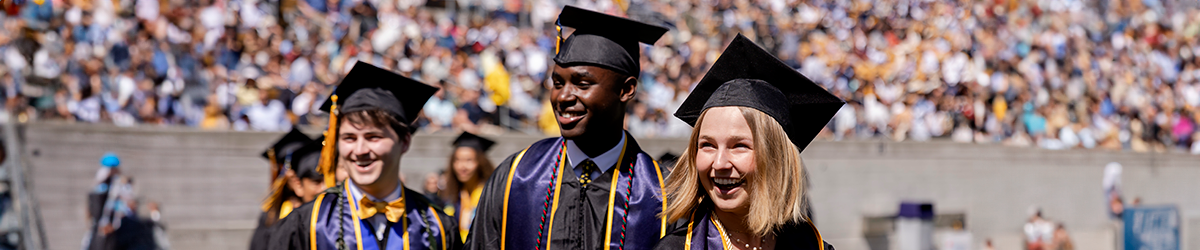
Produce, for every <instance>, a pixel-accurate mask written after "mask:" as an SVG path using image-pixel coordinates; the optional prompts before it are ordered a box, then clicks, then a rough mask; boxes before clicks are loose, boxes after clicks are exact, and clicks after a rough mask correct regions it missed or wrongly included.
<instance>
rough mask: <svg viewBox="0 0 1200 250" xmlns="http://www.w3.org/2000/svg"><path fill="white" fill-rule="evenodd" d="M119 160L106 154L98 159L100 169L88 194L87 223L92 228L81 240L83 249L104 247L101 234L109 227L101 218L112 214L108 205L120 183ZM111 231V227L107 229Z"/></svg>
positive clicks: (114, 198) (112, 200)
mask: <svg viewBox="0 0 1200 250" xmlns="http://www.w3.org/2000/svg"><path fill="white" fill-rule="evenodd" d="M120 165H121V159H120V158H118V157H117V154H115V153H106V154H104V156H101V157H100V169H98V170H96V179H95V181H94V183H93V185H92V191H91V192H88V198H87V204H88V207H87V208H88V210H87V212H88V213H87V215H88V222H89V223H90V224H91V226H92V228H91V230H89V231H88V234H87V235H86V236H84V239H83V244H84V246H83V249H100V248H101V247H102V246H104V245H105V241H104V239H105V238H106V237H105V234H104V233H103V232H102V231H104V229H105V228H106V227H109V226H108V224H109V222H107V221H104V220H103V219H102V218H105V217H110V216H106V215H108V214H111V213H112V209H111V207H110V203H112V202H114V201H115V200H116V197H115V196H116V195H117V194H119V193H120V192H118V191H119V190H120V188H114V187H116V186H119V185H120V183H121V176H120V173H121V169H120V168H118V167H119V166H120ZM109 228H110V229H111V227H109Z"/></svg>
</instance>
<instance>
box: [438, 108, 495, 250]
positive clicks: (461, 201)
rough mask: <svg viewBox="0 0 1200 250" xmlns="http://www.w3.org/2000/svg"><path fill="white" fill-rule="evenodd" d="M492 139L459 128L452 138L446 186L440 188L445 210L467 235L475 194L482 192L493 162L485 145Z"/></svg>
mask: <svg viewBox="0 0 1200 250" xmlns="http://www.w3.org/2000/svg"><path fill="white" fill-rule="evenodd" d="M495 144H496V142H493V141H492V140H488V139H487V138H483V137H480V136H478V135H475V134H472V133H469V132H463V133H462V134H461V135H459V136H458V138H457V139H454V153H453V154H452V155H450V164H449V165H447V166H446V172H447V173H449V174H447V175H446V178H447V179H446V188H445V190H442V191H441V196H442V200H444V201H446V207H445V211H446V214H449V215H450V216H454V217H456V218H458V230H459V233H460V234H461V235H463V236H467V235H468V234H467V233H468V230H469V229H470V228H471V222H472V221H474V220H475V211H476V208H478V206H477V205H478V204H479V197H480V196H481V195H483V182H484V181H486V180H487V178H488V176H491V175H492V171H493V170H494V169H495V168H496V165H492V161H491V160H488V158H487V151H488V149H491V148H492V145H495Z"/></svg>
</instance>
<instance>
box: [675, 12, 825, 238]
mask: <svg viewBox="0 0 1200 250" xmlns="http://www.w3.org/2000/svg"><path fill="white" fill-rule="evenodd" d="M843 103H844V102H843V101H842V100H841V99H839V98H837V97H836V96H833V95H831V94H829V92H828V91H826V90H824V89H822V88H821V87H820V86H817V85H816V84H813V83H812V81H810V80H808V79H807V78H805V77H804V76H802V75H800V74H799V73H797V72H796V71H795V70H793V69H791V68H790V67H788V66H786V65H785V64H783V62H781V61H779V59H776V58H775V57H773V56H771V54H769V53H767V52H766V51H764V50H763V49H762V48H759V47H758V46H757V45H755V44H754V43H753V42H751V41H750V40H749V39H746V38H745V37H743V36H741V35H738V36H737V37H736V38H734V40H733V42H732V43H731V44H730V45H729V47H728V48H727V49H726V50H725V52H723V53H722V55H721V57H720V59H718V60H717V62H716V63H715V64H713V67H712V69H710V71H709V72H708V74H707V75H705V77H704V79H702V80H701V81H700V83H699V84H698V85H697V87H696V89H695V90H694V91H693V92H692V94H691V95H690V96H688V99H687V100H686V101H684V103H683V105H682V106H681V107H680V108H679V110H678V111H676V113H675V116H676V117H678V118H679V119H681V120H683V121H684V122H687V123H688V124H690V125H692V126H693V129H692V135H691V139H690V140H689V144H688V147H687V150H686V151H684V153H683V156H682V157H680V160H679V162H678V163H677V164H675V167H674V169H673V170H672V174H671V175H670V177H668V178H667V185H666V200H667V208H666V209H665V210H664V211H663V213H662V216H663V218H664V219H666V220H668V221H680V225H681V226H680V227H679V229H677V230H675V231H673V232H671V233H670V234H668V235H667V236H666V237H663V239H662V240H660V241H659V243H658V245H657V246H656V249H701V250H702V249H730V250H732V249H741V250H762V249H820V250H825V249H832V246H829V245H828V244H825V243H824V241H823V240H822V239H821V235H820V233H818V232H817V230H816V227H814V226H813V225H812V224H811V223H810V222H809V220H808V218H806V216H805V211H806V206H807V204H805V201H804V200H803V198H802V197H804V193H805V189H804V186H805V183H804V179H805V178H804V171H803V166H802V164H801V161H800V151H802V150H804V148H805V147H806V146H807V145H808V143H809V142H811V141H812V139H813V137H815V136H816V134H817V133H819V132H820V131H821V129H822V128H823V127H824V126H825V124H827V123H828V122H829V120H830V119H831V118H832V117H833V115H834V114H836V113H837V111H838V109H839V108H840V107H841V106H842V104H843Z"/></svg>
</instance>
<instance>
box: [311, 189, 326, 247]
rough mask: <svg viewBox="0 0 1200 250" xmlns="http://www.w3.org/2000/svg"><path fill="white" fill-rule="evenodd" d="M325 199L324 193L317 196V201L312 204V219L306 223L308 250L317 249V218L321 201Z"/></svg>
mask: <svg viewBox="0 0 1200 250" xmlns="http://www.w3.org/2000/svg"><path fill="white" fill-rule="evenodd" d="M323 199H325V193H321V194H319V195H317V199H316V200H315V201H314V202H315V203H313V211H312V219H311V220H310V221H309V223H308V241H309V248H308V249H317V216H318V215H320V211H321V200H323Z"/></svg>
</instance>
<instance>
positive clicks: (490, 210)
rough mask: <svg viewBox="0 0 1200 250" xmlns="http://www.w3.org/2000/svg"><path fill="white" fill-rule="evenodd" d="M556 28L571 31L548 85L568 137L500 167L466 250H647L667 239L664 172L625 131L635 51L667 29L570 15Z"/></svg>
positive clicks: (576, 11) (570, 10)
mask: <svg viewBox="0 0 1200 250" xmlns="http://www.w3.org/2000/svg"><path fill="white" fill-rule="evenodd" d="M559 24H561V26H567V27H574V28H575V32H574V33H573V35H572V36H571V37H570V38H567V39H566V40H565V41H562V42H561V45H560V46H559V48H558V49H556V50H557V51H556V55H555V57H554V65H553V67H552V68H551V73H552V76H551V78H552V79H553V80H552V85H551V86H547V87H548V88H550V103H551V107H552V109H553V111H554V115H555V118H556V119H557V120H558V125H559V127H560V131H561V132H562V137H558V138H548V139H544V140H541V141H538V142H535V143H534V144H533V145H530V146H529V147H528V148H526V149H525V150H523V151H521V152H518V153H516V154H513V155H512V156H509V157H508V159H506V160H504V162H502V163H500V165H499V166H497V167H496V172H495V173H494V174H492V177H491V178H490V180H488V182H487V184H486V185H485V186H484V190H483V195H482V196H483V197H482V198H481V199H480V202H479V208H478V209H477V210H476V211H477V213H476V215H475V222H474V223H472V225H471V234H470V235H469V236H468V237H467V246H468V248H469V249H551V248H553V249H605V250H608V249H649V248H650V247H652V246H653V245H654V243H655V242H657V241H658V239H659V238H660V237H662V236H663V235H665V233H666V232H668V231H669V230H668V226H669V225H668V224H667V223H666V222H665V221H663V220H660V219H659V218H658V216H657V215H658V213H659V212H661V211H662V210H663V207H664V205H665V204H664V202H663V200H662V198H661V197H662V185H663V183H662V180H663V179H664V178H665V177H666V176H667V172H666V171H663V170H664V169H662V168H659V166H658V165H657V164H655V163H654V160H653V159H652V158H651V157H650V156H649V155H647V154H646V153H645V152H643V151H642V150H641V148H640V147H638V144H637V142H636V141H634V139H633V138H632V137H630V136H629V135H628V133H627V132H625V131H624V130H623V129H622V128H623V127H624V126H623V125H624V124H625V121H624V119H625V105H626V103H627V102H629V101H630V100H633V98H634V97H635V93H636V90H637V82H638V79H637V77H638V75H639V72H640V64H639V60H638V58H641V57H640V49H641V47H640V45H639V42H640V43H646V44H654V43H655V41H657V40H658V38H659V37H661V36H662V35H663V34H664V33H666V31H667V29H666V28H663V27H658V26H654V25H649V24H645V23H641V22H637V21H633V20H629V19H625V18H620V17H615V16H610V15H606V14H601V13H597V12H592V11H588V10H583V9H580V8H576V7H573V6H566V7H565V8H563V10H562V13H561V14H560V15H559ZM560 29H561V27H560ZM560 31H561V30H560ZM560 41H561V39H560Z"/></svg>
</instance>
